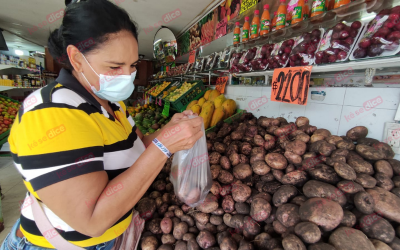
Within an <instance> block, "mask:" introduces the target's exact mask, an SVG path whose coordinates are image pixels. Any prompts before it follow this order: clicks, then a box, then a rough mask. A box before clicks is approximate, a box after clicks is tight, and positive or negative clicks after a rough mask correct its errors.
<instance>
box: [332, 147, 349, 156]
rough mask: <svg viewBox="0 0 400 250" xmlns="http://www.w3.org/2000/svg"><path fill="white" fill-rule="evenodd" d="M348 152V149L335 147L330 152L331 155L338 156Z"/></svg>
mask: <svg viewBox="0 0 400 250" xmlns="http://www.w3.org/2000/svg"><path fill="white" fill-rule="evenodd" d="M348 154H349V151H348V150H347V149H336V150H335V151H333V152H332V154H331V157H332V158H334V157H338V156H344V157H346V156H347V155H348Z"/></svg>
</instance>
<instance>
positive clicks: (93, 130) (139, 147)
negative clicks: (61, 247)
mask: <svg viewBox="0 0 400 250" xmlns="http://www.w3.org/2000/svg"><path fill="white" fill-rule="evenodd" d="M67 2H70V1H67ZM48 47H49V50H50V53H51V54H52V56H53V57H54V58H63V55H64V54H65V55H67V56H66V57H65V60H60V62H62V63H63V64H64V67H65V69H63V70H61V72H60V75H59V77H58V78H57V80H56V82H54V83H52V84H49V85H48V86H46V87H44V88H42V89H40V90H37V91H35V92H34V93H32V94H31V95H30V96H29V97H27V101H26V102H25V103H24V106H23V108H21V110H20V111H19V114H18V119H16V121H15V124H14V125H13V127H12V131H11V135H10V138H9V143H10V147H11V151H12V154H13V159H14V162H15V166H16V167H17V169H18V170H19V172H20V173H21V175H22V176H23V179H24V183H25V185H26V187H27V189H28V191H29V192H28V194H29V193H32V194H33V195H34V196H35V198H36V199H37V200H38V202H39V204H40V205H41V207H42V208H43V210H44V211H45V214H46V217H47V218H48V219H49V220H50V222H51V224H52V226H53V227H54V228H57V231H58V233H59V234H60V235H61V236H62V237H63V238H64V239H66V240H67V241H69V242H70V243H73V244H74V245H76V246H79V247H82V248H86V249H111V247H112V245H113V243H114V239H115V238H117V237H118V236H120V235H121V234H122V233H123V232H124V230H125V229H126V228H127V227H128V226H129V224H130V222H131V220H132V208H133V207H134V206H135V204H136V203H137V202H138V201H139V199H140V198H141V197H142V195H143V194H144V193H145V192H146V190H147V189H148V188H149V186H150V185H151V183H152V182H153V180H154V179H155V178H156V176H157V175H158V173H159V172H160V170H161V169H162V167H163V165H164V163H165V162H166V160H167V158H168V156H167V155H169V154H168V151H169V152H170V153H175V152H177V151H180V150H184V149H189V148H191V147H192V146H193V145H194V143H195V142H196V141H197V140H198V139H199V138H200V137H201V136H202V135H203V133H202V131H201V125H202V119H201V118H200V117H196V118H194V119H188V115H192V112H187V111H186V112H184V113H183V114H176V115H174V116H173V118H172V119H171V121H170V122H169V123H168V124H167V125H166V126H165V127H164V128H163V129H162V130H161V132H158V133H154V134H152V135H149V136H143V135H142V133H141V132H140V131H139V130H138V129H137V128H136V126H135V124H134V121H133V120H132V118H131V117H129V115H128V114H127V112H126V107H125V105H124V104H123V102H122V101H123V100H125V99H127V98H128V97H129V96H130V95H131V94H132V92H133V89H134V85H133V80H134V78H135V75H136V65H137V63H138V39H137V31H136V27H135V25H134V23H133V22H132V21H131V20H130V18H129V16H128V14H127V13H126V12H125V11H124V10H122V9H121V8H119V7H117V6H115V5H114V4H113V3H111V2H109V1H107V0H86V1H83V0H80V1H77V0H74V1H72V2H71V3H69V4H68V6H67V8H66V11H65V16H64V18H63V22H62V25H61V27H60V28H59V29H57V30H55V31H53V32H52V33H51V35H50V38H49V40H48ZM80 50H81V51H80ZM115 72H121V74H119V75H115ZM177 128H179V129H177ZM172 130H173V131H175V132H174V133H169V132H170V131H172ZM176 131H178V132H176ZM161 135H169V136H161ZM154 138H157V139H158V140H159V141H160V142H161V143H162V145H163V146H162V145H161V146H156V144H155V143H153V142H152V141H153V139H154ZM162 150H164V151H162ZM29 198H30V197H29V195H27V197H26V199H25V203H24V205H23V206H22V208H21V217H20V219H19V220H18V221H17V222H16V224H15V225H14V227H13V229H12V230H11V232H10V234H9V235H8V236H7V238H6V239H5V241H4V242H3V244H2V246H1V249H35V250H36V249H47V248H54V247H53V246H52V245H51V244H50V243H49V241H48V240H47V239H46V238H45V237H43V235H42V233H41V232H40V230H39V229H38V226H37V224H38V223H37V220H35V218H34V216H33V214H32V205H31V204H32V201H30V200H29Z"/></svg>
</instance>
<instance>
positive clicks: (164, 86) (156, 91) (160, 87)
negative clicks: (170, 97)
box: [150, 81, 172, 97]
mask: <svg viewBox="0 0 400 250" xmlns="http://www.w3.org/2000/svg"><path fill="white" fill-rule="evenodd" d="M171 83H172V82H167V81H164V82H163V83H162V84H159V85H157V86H156V88H155V89H154V90H153V91H151V93H150V95H151V96H152V97H158V96H160V95H162V93H163V91H164V90H165V89H167V88H168V87H169V86H170V85H171Z"/></svg>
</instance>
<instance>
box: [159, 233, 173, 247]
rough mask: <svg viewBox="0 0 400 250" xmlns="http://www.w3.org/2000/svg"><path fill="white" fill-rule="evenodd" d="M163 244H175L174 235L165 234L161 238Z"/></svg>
mask: <svg viewBox="0 0 400 250" xmlns="http://www.w3.org/2000/svg"><path fill="white" fill-rule="evenodd" d="M161 242H162V243H163V244H171V245H172V244H175V242H176V240H175V238H174V236H173V235H172V234H164V235H163V236H161Z"/></svg>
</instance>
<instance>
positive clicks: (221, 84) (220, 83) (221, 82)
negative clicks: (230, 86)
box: [215, 76, 229, 94]
mask: <svg viewBox="0 0 400 250" xmlns="http://www.w3.org/2000/svg"><path fill="white" fill-rule="evenodd" d="M228 81H229V76H224V77H218V79H217V83H216V87H215V89H216V90H218V91H219V93H221V94H223V93H225V86H226V83H227V82H228Z"/></svg>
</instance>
